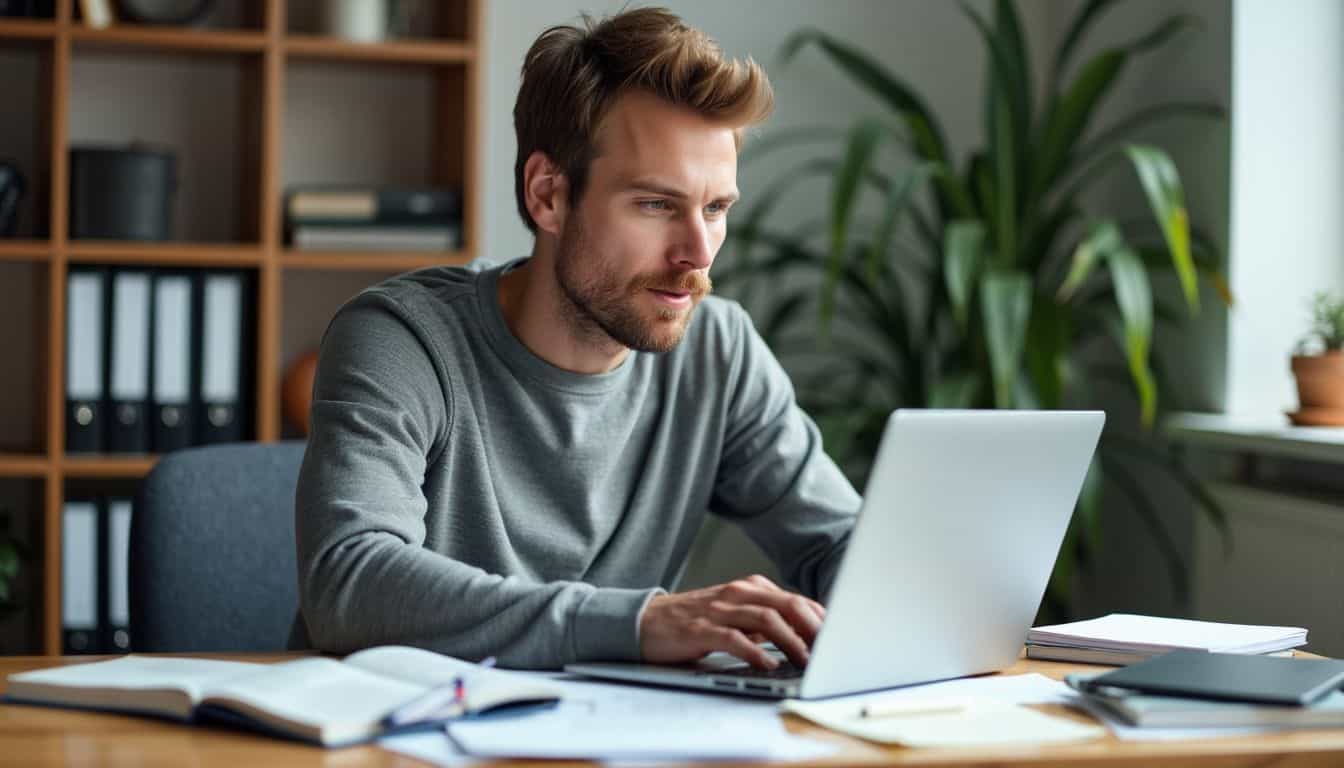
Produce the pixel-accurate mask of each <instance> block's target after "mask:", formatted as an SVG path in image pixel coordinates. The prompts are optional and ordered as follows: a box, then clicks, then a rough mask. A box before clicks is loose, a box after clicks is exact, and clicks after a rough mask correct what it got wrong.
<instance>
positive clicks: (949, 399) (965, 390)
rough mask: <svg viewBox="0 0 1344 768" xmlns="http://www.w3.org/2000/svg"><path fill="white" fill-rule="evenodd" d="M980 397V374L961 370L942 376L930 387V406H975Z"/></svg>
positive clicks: (928, 405)
mask: <svg viewBox="0 0 1344 768" xmlns="http://www.w3.org/2000/svg"><path fill="white" fill-rule="evenodd" d="M979 397H980V374H978V373H976V372H975V371H959V372H957V373H951V374H944V375H943V376H940V377H939V378H938V380H937V381H935V382H934V383H933V386H932V387H930V388H929V402H928V403H927V407H929V408H974V407H975V403H976V400H977V399H979Z"/></svg>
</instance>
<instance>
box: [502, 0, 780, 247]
mask: <svg viewBox="0 0 1344 768" xmlns="http://www.w3.org/2000/svg"><path fill="white" fill-rule="evenodd" d="M582 20H583V28H582V29H580V28H578V27H574V26H567V25H562V26H556V27H551V28H550V29H548V30H546V31H545V32H542V33H541V36H540V37H538V38H537V40H536V42H534V43H533V44H532V48H531V49H530V50H528V52H527V58H526V59H524V61H523V83H522V86H521V87H520V88H519V90H518V100H517V102H515V103H514V105H513V126H514V130H515V131H516V132H517V134H518V158H517V161H516V162H515V163H514V169H513V170H514V191H515V193H516V195H517V198H518V212H519V213H520V214H521V215H522V217H523V221H524V222H525V223H526V224H527V227H528V229H530V230H532V232H533V233H535V232H536V231H537V225H536V222H534V221H533V220H532V216H531V214H529V213H528V212H527V198H526V195H525V193H524V190H523V184H524V179H523V166H524V165H525V164H526V163H527V158H528V157H530V156H531V155H532V153H533V152H535V151H541V152H543V153H545V154H546V156H547V157H549V158H550V159H551V161H552V162H554V163H555V164H556V165H557V166H559V168H560V169H561V170H562V171H563V172H564V174H565V176H566V178H567V179H568V180H569V201H570V204H571V205H574V204H576V203H577V201H578V200H580V199H581V198H582V196H583V189H584V187H585V184H586V182H587V176H588V166H589V164H590V163H591V162H592V159H593V156H594V153H595V149H596V147H595V142H596V134H597V129H598V127H599V126H600V124H601V122H602V118H603V117H604V116H605V115H606V112H607V110H609V109H610V108H611V105H612V103H613V102H614V101H615V100H616V97H617V96H619V95H620V94H621V93H622V92H623V91H626V90H630V89H644V90H647V91H649V92H651V93H653V94H655V95H656V96H658V97H659V98H661V99H663V100H664V101H667V102H669V103H671V104H675V105H678V106H684V107H689V108H690V109H693V110H695V111H697V112H699V113H700V114H702V115H704V116H705V117H708V118H710V119H713V120H716V121H723V122H725V123H727V124H730V125H733V126H735V127H736V130H735V131H734V137H735V138H736V139H737V143H738V145H739V146H741V143H742V129H743V128H745V127H747V126H751V125H754V124H756V123H759V122H761V121H762V120H764V119H765V118H766V117H768V116H769V114H770V112H771V110H772V109H773V108H774V94H773V93H772V91H771V89H770V81H769V80H768V79H767V78H766V76H765V71H764V70H763V69H761V67H760V66H759V65H758V64H756V62H754V61H752V60H751V59H750V58H746V59H730V58H727V57H725V56H724V55H723V51H722V49H720V48H719V45H718V43H716V42H715V41H714V40H712V39H711V38H710V37H709V36H708V35H706V34H705V33H703V32H701V31H700V30H698V29H694V28H692V27H689V26H687V25H686V24H685V23H684V22H682V20H681V19H680V18H678V17H677V16H676V15H675V14H673V13H672V12H671V11H668V10H667V9H666V8H638V9H634V10H630V11H625V12H622V13H619V14H617V15H615V16H611V17H608V18H606V19H602V20H600V21H596V20H594V19H593V18H592V17H590V16H587V15H586V14H585V15H584V16H583V17H582Z"/></svg>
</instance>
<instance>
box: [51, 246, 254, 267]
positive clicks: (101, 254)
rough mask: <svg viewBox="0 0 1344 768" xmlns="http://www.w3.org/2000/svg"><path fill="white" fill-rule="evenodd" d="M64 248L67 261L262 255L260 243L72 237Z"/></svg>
mask: <svg viewBox="0 0 1344 768" xmlns="http://www.w3.org/2000/svg"><path fill="white" fill-rule="evenodd" d="M65 251H66V255H67V258H68V260H69V261H72V262H78V263H90V264H148V265H160V266H178V267H256V266H260V265H261V263H262V261H263V260H264V259H265V251H264V249H263V248H262V247H261V246H258V245H243V244H237V245H235V244H228V243H171V242H167V243H162V242H153V243H141V242H119V241H112V240H100V241H72V242H71V243H70V245H69V246H67V247H66V249H65Z"/></svg>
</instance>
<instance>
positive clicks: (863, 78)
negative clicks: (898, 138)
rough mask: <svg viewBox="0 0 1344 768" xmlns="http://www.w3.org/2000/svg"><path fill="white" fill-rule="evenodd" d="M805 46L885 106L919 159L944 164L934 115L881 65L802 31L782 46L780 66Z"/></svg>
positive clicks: (831, 39) (838, 42) (815, 33)
mask: <svg viewBox="0 0 1344 768" xmlns="http://www.w3.org/2000/svg"><path fill="white" fill-rule="evenodd" d="M808 43H812V44H814V45H816V46H817V47H818V48H820V49H821V50H822V52H824V53H825V54H826V55H827V56H829V57H830V59H831V61H833V62H834V63H835V64H836V66H838V67H840V69H841V70H843V71H844V72H845V74H847V75H849V76H850V77H851V78H853V79H854V81H855V82H857V83H858V84H859V85H861V86H863V87H864V88H866V89H868V91H869V92H871V93H872V94H874V95H875V96H877V97H878V98H879V99H881V100H882V101H884V102H886V103H887V105H888V106H890V107H891V108H892V109H893V110H894V111H895V112H896V114H897V115H900V117H901V119H902V120H904V121H905V123H906V126H907V127H908V128H909V129H910V137H911V139H912V140H913V142H914V146H915V149H916V151H917V153H918V154H919V156H920V157H922V158H924V159H925V160H933V161H935V162H938V163H942V164H946V163H947V142H946V140H944V139H943V132H942V128H941V127H940V126H939V124H938V121H937V120H936V119H934V116H933V113H932V112H931V111H930V110H929V108H928V106H927V105H925V103H924V100H923V99H921V98H920V97H919V94H918V93H916V92H915V90H914V89H913V88H911V87H910V86H909V85H907V84H906V83H905V82H903V81H901V80H899V79H897V78H896V77H894V76H893V75H891V74H890V73H889V72H888V71H887V70H886V69H885V68H884V67H883V66H882V65H881V64H879V63H878V62H877V61H876V60H875V59H873V58H871V57H869V56H868V55H867V54H865V53H863V52H862V51H860V50H859V49H858V48H855V47H853V46H851V45H848V44H846V43H844V42H842V41H841V40H840V39H838V38H835V37H832V36H830V35H828V34H826V33H825V32H822V31H821V30H819V29H815V28H806V29H801V30H799V31H797V32H795V33H794V34H793V35H791V36H790V37H789V38H788V40H786V41H785V42H784V46H783V48H782V49H781V50H780V61H781V63H784V62H788V61H789V60H790V59H792V58H793V57H794V55H796V54H797V53H798V51H799V50H800V49H801V48H802V47H803V46H805V45H807V44H808Z"/></svg>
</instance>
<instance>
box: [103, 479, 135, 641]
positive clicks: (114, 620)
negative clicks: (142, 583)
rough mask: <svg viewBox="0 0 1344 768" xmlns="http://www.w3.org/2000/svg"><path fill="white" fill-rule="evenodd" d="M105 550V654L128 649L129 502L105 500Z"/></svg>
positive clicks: (129, 627) (120, 499) (129, 631)
mask: <svg viewBox="0 0 1344 768" xmlns="http://www.w3.org/2000/svg"><path fill="white" fill-rule="evenodd" d="M106 509H107V536H106V537H105V540H106V542H107V547H106V549H105V550H104V555H105V559H104V561H103V562H104V563H106V566H107V567H106V569H105V570H104V572H103V583H104V584H105V585H107V613H106V617H107V619H106V621H104V622H102V624H103V625H104V636H103V641H102V645H103V648H104V649H105V651H106V652H107V653H128V652H129V651H130V650H131V608H130V606H131V602H130V587H129V585H130V582H129V574H130V547H131V514H132V512H131V509H132V507H131V500H130V499H123V498H109V499H108V500H107V506H106Z"/></svg>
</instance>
